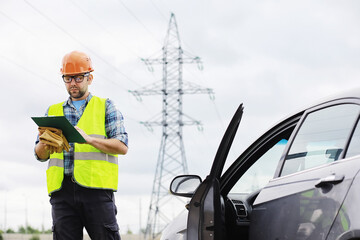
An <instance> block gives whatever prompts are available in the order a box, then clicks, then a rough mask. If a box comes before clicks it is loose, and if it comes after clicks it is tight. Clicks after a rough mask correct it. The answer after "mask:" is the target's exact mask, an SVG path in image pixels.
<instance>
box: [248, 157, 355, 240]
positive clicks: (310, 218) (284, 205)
mask: <svg viewBox="0 0 360 240" xmlns="http://www.w3.org/2000/svg"><path fill="white" fill-rule="evenodd" d="M358 169H360V162H359V161H355V160H351V159H349V160H342V161H337V162H334V163H331V164H328V165H326V166H322V167H318V168H313V169H309V170H306V171H303V172H299V173H295V174H291V175H288V176H285V177H281V178H278V179H274V180H272V181H271V182H270V183H269V184H268V185H267V186H266V187H265V188H264V189H263V190H262V191H261V192H260V194H259V196H258V197H257V199H256V200H255V202H254V207H253V212H252V216H251V224H250V239H279V240H280V239H307V240H312V239H313V240H315V239H316V240H319V239H325V238H326V235H327V233H328V232H329V229H330V227H331V224H332V223H333V221H334V219H335V217H336V214H337V212H338V211H339V208H340V206H341V204H342V202H343V200H344V198H345V196H346V193H347V191H348V189H349V187H350V185H351V182H352V180H353V178H354V176H355V175H356V173H357V172H358ZM332 176H335V177H334V178H333V179H335V180H334V181H331V178H332ZM343 176H344V179H343V180H342V181H341V178H342V177H343ZM321 179H322V180H323V182H324V180H326V181H327V183H323V184H320V185H318V184H319V181H320V180H321ZM316 185H318V187H316Z"/></svg>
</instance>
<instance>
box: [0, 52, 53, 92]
mask: <svg viewBox="0 0 360 240" xmlns="http://www.w3.org/2000/svg"><path fill="white" fill-rule="evenodd" d="M0 58H2V59H4V60H5V61H7V62H9V63H11V64H13V65H15V66H17V67H19V68H21V69H22V70H24V71H26V72H28V73H30V74H32V75H34V76H36V77H37V78H39V79H41V80H43V81H45V82H48V83H51V84H54V85H56V86H57V87H60V86H59V85H57V84H55V83H54V82H51V81H49V80H48V79H47V78H45V77H43V76H41V75H39V74H37V73H36V72H33V71H31V70H30V69H28V68H26V67H24V66H23V65H21V64H19V63H17V62H15V61H13V60H11V59H10V58H8V57H5V56H3V55H0Z"/></svg>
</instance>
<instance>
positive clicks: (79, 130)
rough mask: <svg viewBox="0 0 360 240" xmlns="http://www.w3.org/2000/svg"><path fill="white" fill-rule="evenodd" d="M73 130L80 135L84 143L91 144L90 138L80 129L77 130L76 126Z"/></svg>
mask: <svg viewBox="0 0 360 240" xmlns="http://www.w3.org/2000/svg"><path fill="white" fill-rule="evenodd" d="M75 129H76V130H77V131H78V132H79V133H80V135H81V136H82V137H83V138H84V139H85V141H86V143H88V144H91V143H90V142H91V139H92V137H91V136H89V135H87V134H86V133H85V132H84V130H82V129H81V128H79V127H78V126H75Z"/></svg>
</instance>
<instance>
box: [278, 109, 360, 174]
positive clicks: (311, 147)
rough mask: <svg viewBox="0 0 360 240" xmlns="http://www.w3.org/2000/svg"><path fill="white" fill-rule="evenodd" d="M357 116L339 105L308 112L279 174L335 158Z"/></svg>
mask: <svg viewBox="0 0 360 240" xmlns="http://www.w3.org/2000/svg"><path fill="white" fill-rule="evenodd" d="M358 115H359V106H358V105H354V104H342V105H336V106H332V107H327V108H324V109H320V110H317V111H314V112H311V113H309V114H308V115H307V116H306V118H305V120H304V122H303V124H302V125H301V127H300V129H299V131H298V133H297V134H296V136H295V138H294V141H293V143H292V145H291V147H290V150H289V153H288V155H287V156H286V158H285V162H284V166H283V169H282V172H281V176H284V175H287V174H291V173H295V172H298V171H302V170H305V169H309V168H312V167H316V166H319V165H322V164H326V163H329V162H333V161H336V160H338V158H339V156H340V154H341V153H342V151H343V150H344V147H345V144H346V142H347V140H348V138H349V136H350V134H351V131H352V129H353V127H354V124H355V122H356V119H357V118H358Z"/></svg>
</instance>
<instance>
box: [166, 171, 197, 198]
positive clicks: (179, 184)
mask: <svg viewBox="0 0 360 240" xmlns="http://www.w3.org/2000/svg"><path fill="white" fill-rule="evenodd" d="M200 183H201V178H200V177H199V176H197V175H180V176H177V177H175V178H174V179H173V180H172V182H171V184H170V192H171V193H172V194H174V195H176V196H181V197H192V196H193V194H194V193H195V190H196V189H197V188H198V186H199V185H200Z"/></svg>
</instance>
